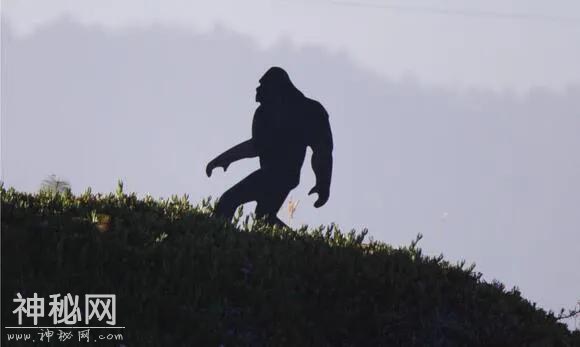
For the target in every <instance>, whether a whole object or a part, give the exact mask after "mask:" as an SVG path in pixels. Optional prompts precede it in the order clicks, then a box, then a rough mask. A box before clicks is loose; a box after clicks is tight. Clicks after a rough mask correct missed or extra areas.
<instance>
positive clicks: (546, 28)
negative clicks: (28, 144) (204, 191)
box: [3, 0, 580, 90]
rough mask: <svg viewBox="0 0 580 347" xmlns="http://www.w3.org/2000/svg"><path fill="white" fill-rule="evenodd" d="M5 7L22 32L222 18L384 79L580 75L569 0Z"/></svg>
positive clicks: (528, 83) (575, 6)
mask: <svg viewBox="0 0 580 347" xmlns="http://www.w3.org/2000/svg"><path fill="white" fill-rule="evenodd" d="M353 4H367V5H366V6H360V5H359V6H353ZM369 4H384V5H388V6H393V7H390V8H381V7H376V6H374V7H373V6H369ZM3 6H4V13H5V15H6V16H7V18H9V19H10V20H11V22H12V24H13V26H14V28H15V30H17V32H19V33H30V32H31V31H32V30H34V28H35V27H37V26H38V25H40V24H42V23H45V22H47V21H49V20H52V19H54V18H56V17H58V16H62V15H69V16H71V17H73V18H75V19H78V20H79V21H81V22H82V23H86V24H98V25H103V26H106V27H107V28H112V29H116V28H120V27H126V26H133V25H142V24H145V25H149V24H151V23H164V24H168V25H171V26H180V27H184V28H188V29H191V30H194V31H196V32H198V31H200V30H201V31H207V30H211V28H213V27H214V26H215V25H217V24H221V25H223V26H224V27H227V28H229V29H232V30H234V31H236V32H238V33H243V34H247V35H249V36H251V37H252V38H253V39H255V40H256V41H257V42H258V43H259V44H260V45H262V46H269V45H272V44H275V43H276V42H278V41H279V40H280V39H287V40H290V41H292V42H295V43H297V44H300V45H305V44H306V45H315V46H321V47H325V48H327V49H331V50H339V51H345V52H347V53H348V54H349V55H351V56H352V57H353V58H354V59H355V60H356V61H357V62H358V63H360V64H362V65H364V66H366V67H368V68H370V69H372V70H373V71H375V72H377V73H380V74H381V75H383V76H387V77H390V78H401V77H404V76H405V75H406V74H412V75H415V76H417V77H418V78H419V79H420V80H421V82H423V83H428V84H436V85H446V86H452V87H457V86H485V87H488V88H494V89H496V90H503V89H514V88H515V89H518V90H521V89H527V88H530V87H534V86H546V87H552V88H562V87H564V86H567V85H569V84H573V83H578V82H579V81H580V65H579V64H578V63H577V62H578V61H580V43H579V42H580V40H579V38H580V2H578V1H576V0H556V1H546V0H486V1H481V0H479V1H469V2H466V1H463V0H413V1H411V2H409V1H379V0H374V1H373V0H369V1H366V0H353V1H343V2H338V1H333V0H316V1H312V0H308V1H306V0H251V1H237V0H216V1H189V0H181V1H179V0H167V1H146V0H125V1H116V0H98V1H70V0H51V1H31V0H4V1H3ZM413 9H414V10H413ZM445 11H448V13H449V14H448V15H445V14H442V13H445ZM546 66H551V68H550V69H546Z"/></svg>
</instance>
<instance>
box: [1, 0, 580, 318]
mask: <svg viewBox="0 0 580 347" xmlns="http://www.w3.org/2000/svg"><path fill="white" fill-rule="evenodd" d="M355 2H356V3H355ZM378 3H381V4H382V5H381V6H375V5H369V4H378ZM384 5H389V6H391V7H385V6H384ZM2 6H3V7H2V179H3V180H4V182H6V184H7V185H9V186H14V187H16V188H18V189H21V190H25V191H35V190H37V189H38V188H39V185H40V182H41V181H42V179H43V178H45V177H46V176H47V175H49V174H52V173H55V174H57V175H58V176H60V177H62V178H64V179H67V180H69V181H70V182H71V184H72V187H73V190H74V191H75V192H81V191H83V190H84V189H85V188H86V187H88V186H91V187H92V188H93V190H94V191H100V192H110V191H113V190H114V187H115V184H116V180H117V179H119V178H121V179H123V180H124V181H125V186H126V188H127V189H128V190H129V191H136V192H138V193H139V194H144V193H151V194H153V195H154V196H165V197H167V196H169V195H171V194H185V193H187V194H189V195H190V196H191V199H192V200H193V201H194V202H196V201H199V199H201V198H202V197H205V196H207V195H212V196H214V197H217V196H219V195H220V194H221V193H222V192H223V191H224V190H225V189H227V188H228V187H229V186H231V185H232V184H234V183H236V182H237V181H238V180H240V179H241V178H243V177H244V176H245V175H247V174H248V173H250V172H251V170H253V169H255V168H256V167H257V161H255V160H247V161H245V162H240V163H236V164H233V165H232V166H231V167H230V169H229V170H228V172H227V173H226V174H224V173H222V172H221V170H218V171H219V172H216V173H214V175H213V176H212V178H211V179H208V178H207V177H205V174H204V167H205V165H206V163H207V161H209V160H210V159H211V158H212V157H213V156H215V155H217V154H219V153H220V152H221V151H223V150H225V149H227V148H229V147H230V146H232V145H234V144H236V143H238V142H241V141H243V140H245V139H247V138H248V137H249V134H250V126H251V119H252V115H253V111H254V109H255V107H256V103H255V102H254V88H255V87H256V84H257V80H258V79H259V77H260V76H261V74H263V73H264V72H265V71H266V70H267V68H268V67H270V66H271V65H280V66H283V67H284V68H286V69H287V70H288V72H289V73H290V76H291V78H292V79H293V81H294V82H295V84H296V86H297V87H298V88H299V89H301V90H302V91H303V92H304V93H305V94H306V95H308V96H310V97H312V98H314V99H317V100H319V101H320V102H322V104H323V105H324V106H325V107H326V109H327V110H328V111H329V114H330V120H331V126H332V129H333V133H334V136H335V146H336V147H335V171H334V179H333V186H332V193H331V199H330V201H329V203H328V204H327V205H326V206H325V207H323V208H322V209H319V210H316V209H314V208H313V207H312V203H313V201H314V198H312V197H310V198H309V197H307V196H306V192H307V191H308V190H309V189H310V188H311V186H312V185H313V183H314V181H313V174H312V171H311V169H310V167H309V165H308V163H309V161H308V160H307V161H306V162H305V163H306V164H305V166H304V168H303V175H302V183H301V185H300V186H299V188H297V189H296V190H295V191H294V192H292V196H293V197H294V198H295V199H297V200H300V204H299V207H298V210H297V212H296V215H295V219H294V220H288V216H287V214H285V213H284V211H282V212H281V213H280V216H281V218H282V219H283V220H285V221H287V222H289V223H290V224H292V225H299V224H301V223H307V224H311V225H317V224H329V223H331V222H337V223H339V225H340V226H342V227H343V228H344V229H350V228H359V229H360V228H362V227H368V228H369V229H370V234H371V235H372V236H373V237H374V238H376V239H380V240H383V241H385V242H388V243H391V244H394V245H400V244H408V243H409V242H410V240H412V239H413V238H414V237H415V235H416V234H417V233H418V232H421V233H423V234H424V235H425V238H424V240H423V241H422V242H421V245H422V246H423V247H424V249H425V250H426V251H427V252H428V253H430V254H438V253H443V254H445V255H446V257H447V258H448V259H451V260H460V259H466V260H467V261H468V262H475V263H476V264H477V267H476V270H478V271H482V272H483V273H484V277H485V278H486V279H489V280H491V279H494V278H497V279H499V280H501V281H503V282H504V283H506V284H507V285H508V286H513V285H517V286H519V287H520V289H521V290H522V292H523V294H524V295H525V296H526V297H527V298H530V299H531V300H533V301H537V302H538V303H539V304H540V305H541V306H543V307H545V308H550V309H554V310H557V309H559V308H560V307H570V308H571V307H572V306H573V305H574V304H575V302H576V300H578V299H580V273H579V270H578V264H580V252H578V250H577V245H578V244H580V213H579V211H580V183H579V182H580V156H579V155H578V148H580V136H579V134H580V64H578V61H580V3H579V2H578V1H552V2H548V1H535V0H526V1H523V0H522V1H505V0H504V1H496V0H493V1H471V2H469V4H468V5H467V4H465V2H464V1H451V0H440V1H420V0H417V1H412V2H409V1H405V2H402V1H401V2H387V1H382V2H381V1H376V2H374V3H373V2H370V1H369V2H362V1H358V2H357V1H356V0H355V1H352V2H348V1H344V2H341V3H338V2H331V1H257V0H256V1H254V0H252V1H207V2H206V3H205V4H203V5H202V4H201V3H196V4H192V3H191V2H190V1H167V0H166V1H157V2H153V1H132V0H131V1H129V0H128V1H122V2H120V1H104V0H99V1H82V2H81V1H73V0H71V1H61V0H52V1H29V0H14V1H10V0H8V1H3V2H2ZM411 7H412V8H411ZM250 207H251V205H250Z"/></svg>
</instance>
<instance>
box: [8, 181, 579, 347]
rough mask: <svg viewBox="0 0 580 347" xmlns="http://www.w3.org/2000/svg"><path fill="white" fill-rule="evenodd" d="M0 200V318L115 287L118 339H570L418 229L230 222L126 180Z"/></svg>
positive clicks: (457, 342) (461, 342) (350, 342)
mask: <svg viewBox="0 0 580 347" xmlns="http://www.w3.org/2000/svg"><path fill="white" fill-rule="evenodd" d="M1 195H2V197H1V198H2V210H1V211H2V218H1V222H2V225H1V226H2V246H1V247H2V307H3V309H2V321H3V326H8V325H10V324H16V323H15V318H16V316H15V315H14V314H13V313H12V310H13V309H14V308H15V304H14V302H13V301H12V300H13V299H14V298H15V296H16V293H17V292H19V293H21V294H22V295H23V296H26V295H32V293H33V292H37V293H38V295H39V296H43V297H46V298H48V296H49V295H50V294H55V293H61V294H66V293H71V294H78V295H84V294H90V293H111V294H116V295H117V321H118V322H119V325H123V326H125V327H126V328H125V329H124V330H123V334H124V337H125V341H124V342H123V343H124V344H125V345H127V346H216V347H217V346H220V345H223V346H574V345H575V346H580V336H579V335H580V334H579V333H578V332H574V333H571V332H570V331H569V330H568V329H567V328H566V327H565V326H564V325H563V324H561V323H559V322H558V321H557V319H556V317H555V316H554V314H553V313H551V312H545V311H544V310H542V309H539V308H537V307H536V306H535V304H534V305H532V304H531V303H530V302H528V301H527V300H525V299H524V298H522V297H521V296H520V293H519V291H517V290H515V289H514V290H511V291H506V290H505V288H504V287H503V285H501V284H499V283H486V282H484V281H482V280H481V274H479V273H476V272H474V271H473V270H474V268H473V266H472V267H467V268H466V267H465V266H464V264H458V265H453V264H450V263H449V262H447V261H445V260H444V259H443V257H442V256H439V257H428V256H425V255H423V254H422V253H421V249H420V248H418V247H417V242H418V241H419V239H420V237H418V239H417V240H415V241H414V242H413V243H412V244H411V245H410V246H409V247H404V248H393V247H391V246H389V245H386V244H384V243H381V242H377V241H369V242H365V235H366V233H367V232H366V230H364V231H363V232H362V233H356V232H355V231H351V232H348V233H342V232H341V231H340V230H339V229H338V228H337V227H336V226H335V225H331V226H328V227H319V228H316V229H308V228H306V227H303V228H301V229H299V230H289V229H281V228H273V227H270V226H268V225H265V224H264V223H262V222H260V221H254V220H252V219H251V218H243V216H242V214H241V213H240V214H238V215H237V220H236V223H235V225H232V224H227V223H224V222H223V221H220V220H216V219H214V218H212V217H211V216H210V213H211V210H212V203H211V201H210V200H209V199H206V200H204V201H203V202H202V204H201V205H199V206H192V205H191V204H190V203H189V201H188V199H187V196H184V197H177V196H173V197H172V198H170V199H162V200H154V199H152V198H150V197H146V198H145V199H142V200H140V199H138V198H137V197H136V195H134V194H131V195H127V194H125V193H124V192H123V190H122V186H120V189H118V190H117V192H116V193H115V194H109V195H101V194H97V195H93V194H92V193H91V192H90V190H89V191H87V192H86V193H84V194H82V195H80V196H73V195H72V194H71V193H70V190H67V191H65V192H63V193H54V192H49V191H43V192H40V193H38V194H26V193H20V192H16V191H15V190H13V189H9V190H5V189H4V188H1ZM2 338H3V339H4V342H6V341H5V339H6V334H5V333H3V337H2ZM55 345H57V344H55Z"/></svg>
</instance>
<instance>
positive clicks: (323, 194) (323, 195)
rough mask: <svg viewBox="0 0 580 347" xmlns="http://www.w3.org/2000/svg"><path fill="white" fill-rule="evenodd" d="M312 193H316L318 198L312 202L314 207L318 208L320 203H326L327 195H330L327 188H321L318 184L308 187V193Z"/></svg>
mask: <svg viewBox="0 0 580 347" xmlns="http://www.w3.org/2000/svg"><path fill="white" fill-rule="evenodd" d="M314 193H317V194H318V199H316V201H315V202H314V207H316V208H319V207H321V206H322V205H324V204H326V202H327V201H328V197H329V195H330V193H329V191H328V189H322V188H320V187H318V186H314V188H312V189H310V191H309V192H308V195H312V194H314Z"/></svg>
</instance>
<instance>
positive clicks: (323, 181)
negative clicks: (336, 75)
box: [206, 67, 333, 225]
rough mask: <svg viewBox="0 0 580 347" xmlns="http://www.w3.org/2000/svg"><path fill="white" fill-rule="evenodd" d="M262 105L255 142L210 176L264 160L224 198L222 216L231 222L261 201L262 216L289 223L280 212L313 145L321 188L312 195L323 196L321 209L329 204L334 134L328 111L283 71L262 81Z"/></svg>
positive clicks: (236, 150)
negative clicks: (241, 209) (248, 160)
mask: <svg viewBox="0 0 580 347" xmlns="http://www.w3.org/2000/svg"><path fill="white" fill-rule="evenodd" d="M256 101H258V102H260V103H261V105H260V106H259V107H258V108H257V109H256V112H255V114H254V120H253V122H252V138H251V139H249V140H247V141H244V142H242V143H240V144H238V145H236V146H234V147H232V148H231V149H229V150H227V151H226V152H224V153H222V154H221V155H219V156H218V157H216V158H215V159H213V160H212V161H211V162H210V163H209V164H208V165H207V168H206V173H207V175H208V176H211V172H212V170H213V169H214V168H216V167H222V168H223V169H224V171H225V170H227V167H228V166H229V165H230V164H231V163H232V162H234V161H237V160H240V159H244V158H252V157H259V159H260V169H258V170H256V171H254V172H253V173H251V174H250V175H249V176H247V177H246V178H244V179H243V180H242V181H240V182H239V183H238V184H236V185H234V186H233V187H232V188H230V189H229V190H227V191H226V192H225V193H224V194H223V195H222V196H221V197H220V200H219V202H218V205H217V207H216V211H215V212H216V215H217V216H219V217H223V218H226V219H228V220H229V219H231V218H232V216H233V214H234V212H235V210H236V209H237V207H238V206H239V205H241V204H244V203H246V202H249V201H256V202H257V206H256V211H255V212H256V216H257V217H259V218H262V217H264V218H266V219H267V220H268V221H269V222H270V223H272V224H281V225H283V224H284V223H282V222H281V221H280V220H279V219H278V218H277V217H276V214H277V212H278V210H279V209H280V207H281V206H282V204H283V203H284V200H285V199H286V197H287V196H288V193H289V192H290V191H291V190H292V189H294V188H295V187H296V186H298V184H299V181H300V170H301V168H302V165H303V163H304V158H305V155H306V149H307V147H311V148H312V151H313V154H312V168H313V170H314V173H315V175H316V185H315V186H314V187H313V188H312V189H311V190H310V193H309V194H313V193H317V194H318V199H317V201H316V202H315V203H314V206H315V207H320V206H322V205H324V204H325V203H326V202H327V201H328V198H329V195H330V181H331V176H332V149H333V141H332V132H331V129H330V124H329V120H328V114H327V112H326V110H325V109H324V107H323V106H322V105H321V104H320V103H319V102H317V101H315V100H312V99H309V98H307V97H305V96H304V95H303V94H302V93H301V92H300V91H299V90H298V89H296V88H295V87H294V86H293V85H292V82H290V79H289V77H288V75H287V74H286V72H285V71H284V70H282V69H281V68H277V67H274V68H271V69H270V70H268V72H266V74H265V75H264V76H263V77H262V78H261V79H260V86H259V87H258V88H257V89H256Z"/></svg>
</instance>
